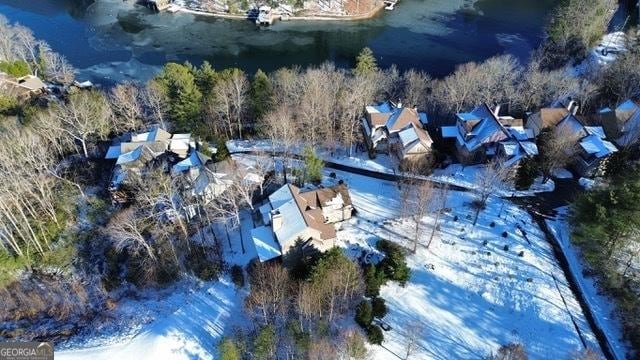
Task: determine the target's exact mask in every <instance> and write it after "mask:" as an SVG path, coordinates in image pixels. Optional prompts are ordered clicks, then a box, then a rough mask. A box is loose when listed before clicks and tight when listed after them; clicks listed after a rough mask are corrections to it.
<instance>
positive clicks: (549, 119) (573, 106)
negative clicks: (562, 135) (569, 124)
mask: <svg viewBox="0 0 640 360" xmlns="http://www.w3.org/2000/svg"><path fill="white" fill-rule="evenodd" d="M577 112H578V104H577V103H576V102H575V101H573V100H567V101H566V105H565V104H564V103H563V102H562V101H556V102H555V103H554V104H553V105H551V106H550V107H547V108H542V109H540V111H537V112H535V113H530V114H528V115H527V117H526V122H525V125H524V126H525V128H527V129H529V130H531V131H532V132H533V136H538V135H540V132H542V130H544V129H548V128H553V127H555V126H556V125H558V124H559V123H560V121H562V120H563V119H564V118H565V117H567V115H569V114H573V115H576V113H577Z"/></svg>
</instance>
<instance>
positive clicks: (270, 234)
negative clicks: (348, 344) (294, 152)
mask: <svg viewBox="0 0 640 360" xmlns="http://www.w3.org/2000/svg"><path fill="white" fill-rule="evenodd" d="M577 110H578V106H577V104H576V103H575V102H574V101H570V100H569V101H566V103H563V102H560V101H559V102H557V103H555V104H553V105H552V106H550V107H548V108H544V109H541V110H540V111H538V112H535V113H530V114H527V115H526V116H525V118H524V119H517V118H514V117H512V116H509V115H508V114H505V113H503V110H502V109H501V107H500V106H497V105H496V106H489V105H487V104H483V105H480V106H477V107H475V108H474V109H471V110H470V111H469V112H462V113H458V114H456V116H455V124H453V125H449V126H441V127H440V128H439V129H438V130H439V131H440V132H441V135H442V138H443V139H444V140H445V141H449V142H451V145H452V147H453V148H454V149H455V156H456V158H457V159H458V161H460V162H461V163H463V164H477V163H482V162H484V161H487V160H488V159H491V158H493V157H496V156H500V157H501V158H503V159H504V160H505V162H504V164H505V166H513V165H517V164H518V163H519V162H520V161H521V160H522V159H525V158H529V157H534V156H536V155H538V146H537V144H536V142H537V139H538V137H539V135H540V134H541V132H542V131H544V130H547V129H550V130H554V129H555V130H554V131H561V132H562V136H566V137H567V138H568V139H570V142H573V143H574V144H573V145H574V146H573V148H574V149H576V150H575V151H574V152H573V157H574V159H573V161H572V164H571V168H572V169H573V171H574V172H575V173H576V174H577V175H579V176H587V177H588V176H594V175H596V174H597V173H598V172H599V170H600V169H601V167H602V165H603V163H604V162H605V161H606V159H607V158H608V157H609V156H611V155H612V154H613V153H615V152H616V151H618V148H619V147H629V146H632V145H635V144H636V143H637V142H638V140H639V139H640V101H638V100H628V101H625V102H623V103H622V104H620V105H619V106H618V107H616V108H615V109H608V108H607V109H602V110H601V111H600V112H598V114H595V115H593V116H591V117H583V116H580V115H577ZM428 125H429V123H428V118H427V115H426V114H425V113H421V112H418V111H417V110H416V109H415V108H411V107H403V106H402V104H401V103H397V104H396V103H393V102H391V101H387V102H384V103H381V104H378V105H371V106H367V107H366V108H365V116H364V117H363V120H362V130H363V134H364V139H365V143H366V145H367V147H368V149H369V152H370V154H371V155H373V154H375V153H384V154H389V155H391V156H393V157H395V158H397V159H399V160H416V159H420V158H421V157H424V156H429V155H430V154H431V151H432V145H433V140H432V138H431V136H430V135H429V132H428V131H427V126H428ZM202 147H203V145H202V144H199V143H197V142H196V141H195V140H194V139H192V137H191V135H190V134H171V133H169V132H167V131H165V130H163V129H160V128H155V129H152V130H150V131H148V132H144V133H140V134H129V135H125V136H123V137H121V138H119V139H116V140H114V142H113V143H112V145H111V146H110V147H109V149H108V151H107V154H106V159H109V160H112V161H115V162H114V170H113V173H112V177H111V184H110V189H111V191H112V193H113V194H114V199H118V198H119V196H118V193H119V189H120V187H121V186H122V185H123V184H126V183H127V181H128V179H129V177H130V176H131V174H132V173H136V174H140V173H141V171H143V170H144V169H147V168H149V167H150V166H152V167H153V166H156V167H157V166H162V167H163V168H164V169H165V170H166V171H167V172H170V173H171V174H172V175H173V176H185V177H186V179H188V180H189V181H190V184H191V187H190V188H191V191H192V195H195V196H200V197H202V198H203V199H204V200H205V202H207V201H211V200H212V199H215V198H216V197H217V196H219V195H220V194H221V193H223V192H224V191H225V190H226V189H227V187H228V184H229V182H230V180H229V175H231V174H234V175H236V176H237V174H242V176H244V179H245V180H246V181H254V182H256V183H257V184H258V183H259V185H260V186H262V184H263V182H264V177H263V175H262V174H261V175H258V174H255V173H253V172H252V171H251V169H248V168H246V167H245V168H239V167H238V166H237V165H235V164H233V162H232V161H229V160H228V161H225V162H219V163H213V162H212V161H211V158H210V157H208V156H206V155H204V154H203V153H202V152H201V151H199V150H198V149H202ZM209 150H210V151H211V152H215V149H209ZM256 208H257V209H258V211H256V212H255V214H254V223H255V224H257V227H255V228H254V229H252V230H251V240H252V243H253V244H254V246H255V249H256V253H257V256H258V259H259V260H260V261H269V260H271V259H274V258H278V257H280V256H282V255H283V254H285V253H286V252H287V251H289V250H290V249H291V248H292V247H294V246H297V245H298V244H301V245H302V246H313V247H315V248H317V249H319V250H326V249H328V248H330V247H332V246H334V245H335V240H336V227H335V224H336V223H338V222H341V221H344V220H347V219H349V218H351V216H352V213H353V211H354V208H353V204H352V202H351V197H350V195H349V189H348V185H347V184H344V183H341V184H339V185H337V186H334V187H321V188H318V189H314V190H303V189H301V188H299V187H296V186H294V185H292V184H286V183H285V184H284V185H283V186H281V187H280V188H278V189H277V190H275V191H274V192H272V193H271V194H270V195H269V196H268V197H266V198H265V199H264V200H263V201H262V203H261V204H257V206H256Z"/></svg>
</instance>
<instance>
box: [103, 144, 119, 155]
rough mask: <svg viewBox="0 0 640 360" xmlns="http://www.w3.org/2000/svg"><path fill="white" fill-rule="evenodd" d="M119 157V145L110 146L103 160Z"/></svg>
mask: <svg viewBox="0 0 640 360" xmlns="http://www.w3.org/2000/svg"><path fill="white" fill-rule="evenodd" d="M118 156H120V144H118V145H111V146H109V149H108V150H107V155H105V157H104V158H105V159H117V158H118Z"/></svg>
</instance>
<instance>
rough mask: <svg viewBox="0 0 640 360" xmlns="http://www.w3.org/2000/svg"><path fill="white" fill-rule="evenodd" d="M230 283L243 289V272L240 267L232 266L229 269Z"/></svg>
mask: <svg viewBox="0 0 640 360" xmlns="http://www.w3.org/2000/svg"><path fill="white" fill-rule="evenodd" d="M231 281H233V283H234V284H235V285H236V286H237V287H239V288H241V287H244V270H242V266H240V265H233V266H232V267H231Z"/></svg>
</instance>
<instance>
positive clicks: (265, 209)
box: [259, 203, 273, 224]
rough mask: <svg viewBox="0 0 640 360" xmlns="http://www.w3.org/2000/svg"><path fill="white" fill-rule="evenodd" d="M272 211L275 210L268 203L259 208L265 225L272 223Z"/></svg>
mask: <svg viewBox="0 0 640 360" xmlns="http://www.w3.org/2000/svg"><path fill="white" fill-rule="evenodd" d="M271 210H273V208H272V207H271V204H270V203H266V204H264V205H262V206H260V208H259V211H260V215H262V221H263V222H264V223H265V224H267V223H271Z"/></svg>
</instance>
